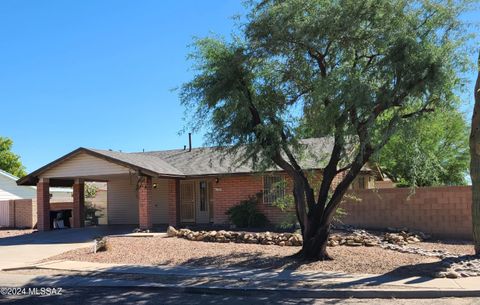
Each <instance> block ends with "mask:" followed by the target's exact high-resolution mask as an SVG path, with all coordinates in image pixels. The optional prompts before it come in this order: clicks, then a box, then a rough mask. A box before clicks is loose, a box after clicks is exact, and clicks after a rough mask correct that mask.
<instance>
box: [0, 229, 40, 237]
mask: <svg viewBox="0 0 480 305" xmlns="http://www.w3.org/2000/svg"><path fill="white" fill-rule="evenodd" d="M31 233H33V230H32V229H0V238H5V237H12V236H18V235H24V234H31Z"/></svg>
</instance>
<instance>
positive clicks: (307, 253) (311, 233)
mask: <svg viewBox="0 0 480 305" xmlns="http://www.w3.org/2000/svg"><path fill="white" fill-rule="evenodd" d="M310 225H312V226H310ZM306 227H307V228H309V229H307V230H305V232H304V234H303V246H302V250H301V251H300V254H301V257H302V258H303V259H304V260H308V261H324V260H331V259H332V258H331V257H330V255H328V253H327V243H328V236H329V235H330V224H324V225H321V226H320V227H318V226H315V225H313V224H312V223H311V222H310V221H309V223H308V225H307V226H306Z"/></svg>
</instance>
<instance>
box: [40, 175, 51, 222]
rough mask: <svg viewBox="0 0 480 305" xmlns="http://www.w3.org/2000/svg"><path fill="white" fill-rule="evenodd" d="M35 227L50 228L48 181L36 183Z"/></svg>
mask: <svg viewBox="0 0 480 305" xmlns="http://www.w3.org/2000/svg"><path fill="white" fill-rule="evenodd" d="M37 207H38V208H37V216H38V221H37V228H38V230H39V231H49V230H50V192H49V183H48V182H38V183H37Z"/></svg>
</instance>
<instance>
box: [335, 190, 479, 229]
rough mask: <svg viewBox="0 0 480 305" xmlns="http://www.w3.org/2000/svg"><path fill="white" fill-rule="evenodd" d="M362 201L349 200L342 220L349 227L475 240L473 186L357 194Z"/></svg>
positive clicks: (373, 191) (372, 191)
mask: <svg viewBox="0 0 480 305" xmlns="http://www.w3.org/2000/svg"><path fill="white" fill-rule="evenodd" d="M355 196H356V197H358V198H359V199H361V201H355V200H352V199H347V200H346V201H345V202H344V203H342V205H341V207H342V208H344V209H345V210H346V212H347V215H346V216H344V217H343V218H342V221H343V222H344V223H346V224H350V225H354V226H359V227H364V228H372V229H384V228H386V227H397V228H398V227H407V228H409V229H415V230H420V231H423V232H426V233H429V234H432V235H434V236H436V237H444V238H462V239H471V238H472V218H471V202H472V192H471V188H470V187H469V186H451V187H428V188H418V189H416V190H415V194H411V190H410V189H405V188H392V189H379V190H357V191H355Z"/></svg>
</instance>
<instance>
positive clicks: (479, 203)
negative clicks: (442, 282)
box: [470, 54, 480, 255]
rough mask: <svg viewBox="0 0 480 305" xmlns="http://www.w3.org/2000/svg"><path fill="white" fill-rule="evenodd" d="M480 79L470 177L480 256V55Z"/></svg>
mask: <svg viewBox="0 0 480 305" xmlns="http://www.w3.org/2000/svg"><path fill="white" fill-rule="evenodd" d="M478 69H479V71H478V77H477V82H476V84H475V89H474V96H475V106H474V109H473V116H472V131H471V133H470V176H471V177H472V221H473V241H474V245H475V253H476V254H477V255H479V254H480V54H479V55H478Z"/></svg>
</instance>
